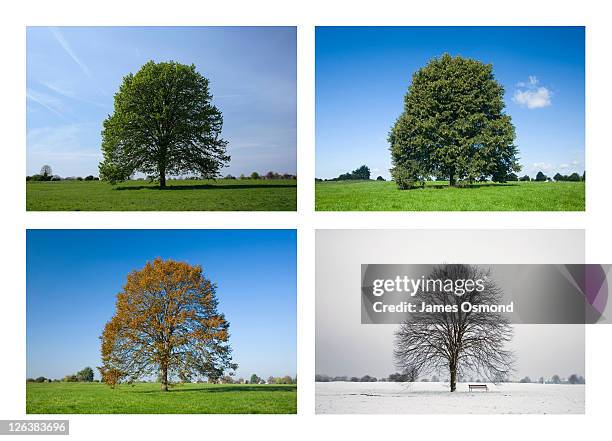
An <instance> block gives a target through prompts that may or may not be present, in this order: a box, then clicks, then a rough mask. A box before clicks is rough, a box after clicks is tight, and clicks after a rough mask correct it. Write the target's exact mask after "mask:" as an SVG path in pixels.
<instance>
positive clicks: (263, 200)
mask: <svg viewBox="0 0 612 441" xmlns="http://www.w3.org/2000/svg"><path fill="white" fill-rule="evenodd" d="M167 185H168V187H167V188H165V189H163V190H161V189H159V187H158V186H157V185H156V184H155V183H148V182H147V181H130V182H125V183H120V184H118V185H111V184H109V183H106V182H100V181H58V182H27V183H26V209H27V210H28V211H64V210H68V211H295V210H296V209H297V181H296V180H251V179H245V180H238V179H237V180H229V179H228V180H217V181H214V180H209V181H201V180H185V181H182V180H170V181H168V182H167Z"/></svg>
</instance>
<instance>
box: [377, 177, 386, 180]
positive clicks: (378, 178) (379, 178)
mask: <svg viewBox="0 0 612 441" xmlns="http://www.w3.org/2000/svg"><path fill="white" fill-rule="evenodd" d="M376 180H377V181H384V180H385V178H383V177H382V176H379V177H377V178H376Z"/></svg>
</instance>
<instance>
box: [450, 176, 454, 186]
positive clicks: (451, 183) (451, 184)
mask: <svg viewBox="0 0 612 441" xmlns="http://www.w3.org/2000/svg"><path fill="white" fill-rule="evenodd" d="M450 186H451V187H454V186H455V174H454V173H453V172H451V174H450Z"/></svg>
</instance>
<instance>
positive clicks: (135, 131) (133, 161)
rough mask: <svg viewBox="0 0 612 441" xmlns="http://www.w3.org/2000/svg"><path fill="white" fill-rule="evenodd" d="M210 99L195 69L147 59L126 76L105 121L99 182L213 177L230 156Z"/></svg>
mask: <svg viewBox="0 0 612 441" xmlns="http://www.w3.org/2000/svg"><path fill="white" fill-rule="evenodd" d="M211 101H212V95H211V94H210V92H209V81H208V79H206V78H204V76H202V75H201V74H200V73H198V72H197V71H196V68H195V66H194V65H191V66H186V65H184V64H179V63H175V62H172V61H170V62H162V63H155V62H153V61H149V62H148V63H146V64H145V65H144V66H142V67H141V68H140V70H139V71H138V72H137V73H136V74H131V73H130V74H128V75H126V76H125V77H124V78H123V83H122V84H121V86H120V88H119V91H118V92H117V93H116V94H115V104H114V111H113V114H112V115H109V116H108V118H107V119H106V120H105V121H104V127H103V130H102V153H103V155H104V160H103V161H102V162H101V163H100V165H99V170H100V178H101V179H103V180H106V181H110V182H111V183H114V182H116V181H122V180H126V179H128V178H129V177H130V176H132V175H133V174H134V173H136V172H142V173H145V174H147V175H149V176H152V177H154V178H155V179H158V180H159V185H160V187H165V185H166V176H167V175H177V174H184V173H189V172H192V173H197V174H199V175H200V176H201V177H202V178H215V177H217V176H218V175H219V170H220V169H221V168H222V167H223V166H224V165H225V164H226V163H227V162H228V161H229V160H230V157H229V155H227V153H226V145H227V142H226V141H224V140H223V139H222V138H221V136H220V134H221V128H222V126H223V118H222V115H221V111H219V109H217V107H215V106H214V105H213V104H212V103H211Z"/></svg>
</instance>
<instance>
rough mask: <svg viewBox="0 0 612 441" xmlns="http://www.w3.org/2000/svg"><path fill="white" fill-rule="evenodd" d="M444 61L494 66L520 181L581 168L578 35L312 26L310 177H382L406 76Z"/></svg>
mask: <svg viewBox="0 0 612 441" xmlns="http://www.w3.org/2000/svg"><path fill="white" fill-rule="evenodd" d="M444 53H449V54H451V55H453V56H456V55H461V56H464V57H470V58H475V59H478V60H480V61H482V62H484V63H491V64H493V70H494V74H495V77H496V79H497V81H499V82H500V83H501V84H502V85H503V87H504V89H505V102H506V112H507V113H508V114H509V115H510V116H511V117H512V121H513V123H514V125H515V127H516V133H517V139H516V144H517V145H518V147H519V153H520V155H519V156H520V163H521V165H522V166H523V171H522V172H521V175H522V174H525V173H526V174H529V175H531V176H532V177H533V176H535V174H536V173H537V172H538V170H542V171H544V172H545V173H546V174H548V175H550V176H552V175H554V174H555V173H556V172H561V173H562V174H570V173H572V172H574V171H576V172H579V173H581V174H582V172H583V170H584V81H585V79H584V28H582V27H573V28H569V27H565V28H554V27H527V28H526V27H404V28H401V27H385V28H381V27H317V29H316V174H317V177H320V178H332V177H336V176H338V175H339V174H340V173H344V172H347V171H351V170H353V169H355V168H357V167H358V166H360V165H361V164H366V165H368V166H369V167H370V169H371V170H372V174H373V175H374V176H373V177H374V178H375V177H376V176H378V175H382V176H383V177H385V178H389V168H390V167H391V160H390V153H389V150H388V148H389V145H388V143H387V141H386V140H387V135H388V133H389V130H390V128H391V126H392V125H393V124H394V123H395V121H396V119H397V117H398V116H399V115H400V114H401V112H402V111H403V98H404V95H405V93H406V92H407V90H408V86H409V85H410V82H411V79H412V74H413V73H414V72H415V71H417V70H418V69H419V68H421V67H422V66H424V65H425V64H427V62H428V61H429V60H430V59H432V58H434V57H438V56H440V55H442V54H444Z"/></svg>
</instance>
